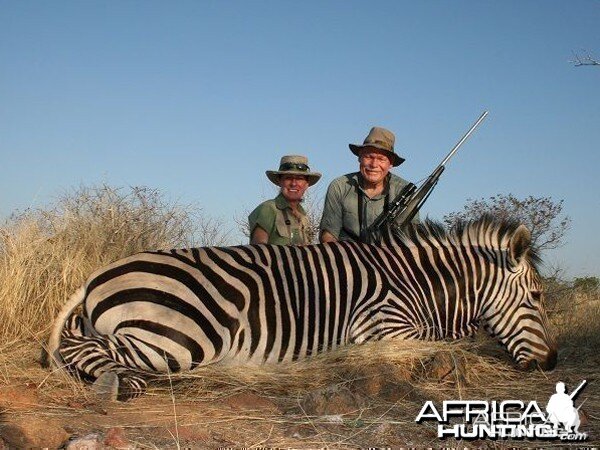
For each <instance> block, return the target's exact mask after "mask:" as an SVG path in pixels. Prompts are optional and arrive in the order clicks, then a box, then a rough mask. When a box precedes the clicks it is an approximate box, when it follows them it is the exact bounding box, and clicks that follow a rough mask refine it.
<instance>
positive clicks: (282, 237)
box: [248, 194, 310, 245]
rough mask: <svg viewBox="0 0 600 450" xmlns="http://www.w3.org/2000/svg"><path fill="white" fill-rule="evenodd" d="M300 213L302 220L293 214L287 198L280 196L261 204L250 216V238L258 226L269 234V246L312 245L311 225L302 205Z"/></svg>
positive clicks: (299, 207)
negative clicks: (310, 237)
mask: <svg viewBox="0 0 600 450" xmlns="http://www.w3.org/2000/svg"><path fill="white" fill-rule="evenodd" d="M298 212H300V219H298V218H297V217H296V216H295V215H294V214H293V213H292V208H291V207H290V204H289V203H288V201H287V200H286V199H285V197H284V196H283V195H282V194H279V195H278V196H277V197H275V198H274V199H272V200H267V201H266V202H263V203H261V204H260V205H258V206H257V207H256V209H255V210H254V211H252V212H251V213H250V215H249V216H248V223H249V225H250V236H252V232H253V231H254V228H256V226H257V225H258V226H260V227H261V228H262V229H263V230H265V231H266V232H267V233H268V234H269V242H268V243H269V244H278V245H301V244H310V239H309V226H310V225H309V222H308V217H306V212H305V211H304V208H302V206H301V205H298Z"/></svg>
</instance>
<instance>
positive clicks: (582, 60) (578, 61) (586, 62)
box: [569, 52, 600, 67]
mask: <svg viewBox="0 0 600 450" xmlns="http://www.w3.org/2000/svg"><path fill="white" fill-rule="evenodd" d="M573 57H574V58H575V59H573V60H571V61H569V62H571V63H573V65H574V66H575V67H579V66H600V61H598V60H597V59H596V58H592V55H590V54H589V53H588V54H587V55H586V56H583V57H582V56H579V55H578V54H577V53H575V52H573Z"/></svg>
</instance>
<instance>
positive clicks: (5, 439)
mask: <svg viewBox="0 0 600 450" xmlns="http://www.w3.org/2000/svg"><path fill="white" fill-rule="evenodd" d="M448 345H449V344H448ZM373 349H378V347H370V348H367V349H366V350H363V349H361V350H360V351H359V352H358V353H356V354H354V355H350V354H345V355H341V356H339V357H333V358H329V359H323V360H321V361H317V362H316V363H313V364H312V365H308V366H298V367H293V368H291V369H289V370H288V371H287V372H285V371H284V372H277V373H274V372H269V371H268V370H267V371H256V370H253V371H252V370H249V369H228V371H226V376H219V377H216V376H215V371H212V372H200V373H198V374H195V375H194V377H189V378H184V379H176V380H164V381H162V382H160V383H158V384H157V385H154V386H153V387H151V389H150V390H149V392H148V393H147V395H145V396H143V397H140V398H137V399H134V400H132V401H129V402H126V403H119V402H106V401H103V400H101V399H98V398H96V397H94V395H93V394H92V393H91V391H90V390H89V388H87V387H85V386H84V385H83V384H82V383H80V382H77V381H74V380H71V379H69V378H68V377H66V376H65V375H64V374H62V373H50V372H49V371H45V370H43V369H41V368H38V367H36V366H35V361H34V360H33V359H34V356H33V354H31V355H28V356H25V357H24V359H23V361H20V362H19V363H18V364H20V365H21V367H28V369H26V370H25V369H22V370H20V371H12V372H11V371H10V370H9V369H8V368H7V366H6V365H5V366H4V370H3V371H2V372H3V373H2V375H3V378H0V380H1V382H0V414H1V424H0V437H1V438H0V449H2V448H44V447H47V448H61V447H64V448H68V449H84V448H85V449H101V448H119V449H120V448H140V449H144V448H161V449H162V448H217V447H247V448H253V447H286V448H289V447H291V448H322V447H328V448H355V447H419V448H423V447H433V448H438V447H442V446H443V447H461V448H465V447H471V448H475V447H478V448H509V447H514V446H517V447H520V446H537V447H549V446H558V447H562V446H564V443H560V442H550V441H546V442H535V441H533V442H532V441H514V442H500V441H496V442H494V441H489V440H487V441H471V442H456V441H453V440H448V439H447V440H444V441H441V440H440V439H439V438H438V437H437V434H436V428H435V425H433V424H416V423H415V422H414V419H415V417H416V416H417V414H418V412H419V410H420V408H421V407H422V406H423V404H424V403H425V401H427V400H434V401H440V402H441V401H442V400H443V399H456V400H457V399H487V400H491V399H509V398H519V399H522V400H524V401H529V400H536V401H538V403H539V404H540V405H545V404H546V402H547V400H548V398H549V396H550V394H552V393H553V391H554V385H555V383H556V381H564V382H566V383H567V386H575V385H577V384H578V383H579V382H580V381H581V379H588V380H589V383H588V386H587V387H586V390H585V391H584V393H583V394H584V395H583V394H582V395H581V398H580V399H579V401H578V405H579V404H581V402H582V401H584V400H586V399H587V400H586V403H585V404H584V405H583V407H582V414H581V417H582V427H581V430H582V431H586V432H587V433H588V435H589V436H590V438H589V440H588V441H587V442H586V444H585V445H586V446H590V445H597V443H598V442H600V427H598V409H597V407H598V406H600V402H598V400H597V399H599V398H600V389H598V388H597V387H596V385H595V378H596V374H597V373H598V370H597V367H598V363H600V357H598V356H597V355H595V353H593V352H591V351H590V352H589V354H588V355H586V357H585V358H583V359H575V358H573V354H572V353H569V352H566V351H564V352H561V355H560V361H559V368H558V369H557V370H555V371H554V372H552V373H550V374H544V373H541V372H531V373H520V372H517V371H515V370H513V369H512V368H511V364H510V361H509V360H508V358H507V357H506V356H505V355H503V353H502V352H500V351H499V350H498V349H497V348H494V347H493V346H492V347H489V348H488V350H487V352H488V355H487V356H485V358H483V357H481V356H480V353H481V352H482V351H486V350H485V348H483V349H482V347H481V346H477V347H476V348H474V349H473V348H466V349H465V348H464V347H460V346H458V347H457V346H452V345H449V347H448V348H446V347H444V344H440V345H437V346H433V347H429V348H428V349H427V351H423V352H421V353H419V352H418V351H415V352H413V353H412V357H407V356H406V355H400V356H399V357H398V358H394V357H389V354H397V352H396V353H381V354H378V355H375V357H374V355H373V353H372V352H373ZM388 352H394V349H393V348H392V349H388ZM29 358H31V360H29ZM361 362H362V363H361ZM15 364H16V363H15ZM249 372H252V373H251V374H249ZM224 373H225V372H224ZM221 375H222V374H221Z"/></svg>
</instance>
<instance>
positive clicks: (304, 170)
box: [265, 155, 321, 186]
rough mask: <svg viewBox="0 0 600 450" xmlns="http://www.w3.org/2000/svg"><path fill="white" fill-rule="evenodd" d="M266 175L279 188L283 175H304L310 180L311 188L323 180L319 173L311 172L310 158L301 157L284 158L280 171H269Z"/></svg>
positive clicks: (287, 156)
mask: <svg viewBox="0 0 600 450" xmlns="http://www.w3.org/2000/svg"><path fill="white" fill-rule="evenodd" d="M265 173H266V174H267V178H268V179H269V180H271V182H272V183H274V184H276V185H277V186H279V177H280V176H281V175H302V176H304V177H306V178H307V179H308V185H309V186H312V185H313V184H315V183H316V182H317V181H319V178H321V174H320V173H319V172H311V171H310V167H308V158H307V157H306V156H301V155H286V156H283V157H282V158H281V161H280V162H279V170H267V171H266V172H265Z"/></svg>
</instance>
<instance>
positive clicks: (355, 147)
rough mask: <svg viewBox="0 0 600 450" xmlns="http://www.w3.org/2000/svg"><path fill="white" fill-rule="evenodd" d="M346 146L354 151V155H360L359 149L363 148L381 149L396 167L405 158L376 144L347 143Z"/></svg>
mask: <svg viewBox="0 0 600 450" xmlns="http://www.w3.org/2000/svg"><path fill="white" fill-rule="evenodd" d="M348 147H350V151H351V152H352V153H354V154H355V155H356V156H360V151H361V150H362V149H363V148H374V149H376V150H381V151H382V152H384V154H385V156H387V157H389V158H391V160H392V166H394V167H397V166H399V165H400V164H402V163H403V162H404V161H405V159H404V158H402V157H401V156H398V155H397V154H396V153H394V152H391V151H389V150H388V149H387V148H385V147H382V146H379V145H377V144H369V145H355V144H348Z"/></svg>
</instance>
